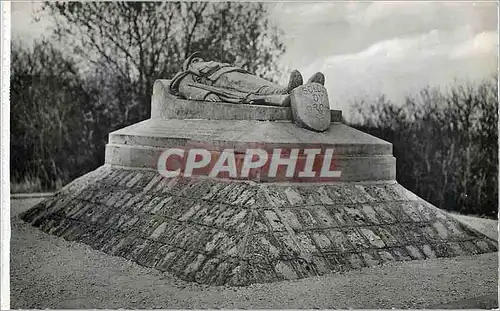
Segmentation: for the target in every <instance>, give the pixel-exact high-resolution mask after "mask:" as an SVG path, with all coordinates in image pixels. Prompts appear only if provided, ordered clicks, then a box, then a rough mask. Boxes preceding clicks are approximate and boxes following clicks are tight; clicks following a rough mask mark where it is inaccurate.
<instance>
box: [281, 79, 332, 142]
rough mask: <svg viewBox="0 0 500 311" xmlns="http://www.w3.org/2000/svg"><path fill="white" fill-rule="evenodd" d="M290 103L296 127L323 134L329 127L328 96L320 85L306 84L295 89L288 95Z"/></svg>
mask: <svg viewBox="0 0 500 311" xmlns="http://www.w3.org/2000/svg"><path fill="white" fill-rule="evenodd" d="M290 102H291V106H292V116H293V120H294V123H295V124H296V125H297V126H299V127H302V128H306V129H308V130H313V131H316V132H324V131H326V130H327V129H328V128H329V127H330V122H331V114H330V104H329V101H328V94H327V92H326V89H325V87H324V86H322V85H321V84H319V83H307V84H304V85H302V86H299V87H297V88H295V89H294V90H293V91H292V93H291V95H290Z"/></svg>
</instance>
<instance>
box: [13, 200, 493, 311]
mask: <svg viewBox="0 0 500 311" xmlns="http://www.w3.org/2000/svg"><path fill="white" fill-rule="evenodd" d="M39 200H41V199H39V198H36V199H25V198H23V199H14V200H11V221H12V239H11V268H10V269H11V308H13V309H17V308H23V309H37V308H42V309H43V308H58V309H63V308H71V309H83V308H85V309H94V308H109V309H113V308H127V309H139V308H141V309H152V308H163V309H166V308H175V309H190V308H197V309H200V308H212V309H214V308H215V309H219V308H231V309H233V308H239V309H260V308H267V309H269V308H286V309H292V308H293V309H297V308H308V309H315V308H332V309H336V308H342V309H345V308H355V309H364V308H370V309H378V308H382V309H390V308H412V309H416V308H489V309H491V308H495V307H497V306H498V303H497V295H498V289H497V280H498V253H490V254H484V255H479V256H464V257H456V258H449V259H433V260H423V261H410V262H398V263H391V264H387V265H383V266H378V267H372V268H365V269H361V270H355V271H350V272H347V273H342V274H330V275H325V276H322V277H315V278H308V279H302V280H296V281H285V282H279V283H273V284H254V285H251V286H248V287H240V288H237V287H210V286H204V285H199V284H195V283H187V282H184V281H182V280H179V279H176V278H175V277H172V276H170V275H168V274H166V273H161V272H159V271H157V270H154V269H149V268H144V267H141V266H139V265H137V264H135V263H132V262H130V261H128V260H126V259H123V258H120V257H112V256H108V255H106V254H104V253H102V252H99V251H95V250H93V249H91V248H90V247H88V246H87V245H84V244H78V243H74V242H68V241H66V240H64V239H62V238H58V237H54V236H51V235H48V234H45V233H43V232H41V231H40V230H38V229H36V228H33V227H31V226H29V225H27V224H25V223H24V222H22V221H21V220H19V218H17V215H18V214H19V213H21V212H22V211H24V210H26V209H28V208H29V207H30V206H32V205H33V204H35V203H36V202H38V201H39ZM463 221H467V218H464V219H463ZM470 221H471V224H472V225H474V226H475V227H476V228H477V229H478V230H486V231H488V232H485V233H487V234H488V235H491V234H492V235H494V236H496V227H497V225H496V224H497V222H496V221H489V220H485V221H483V220H480V219H479V220H478V219H471V220H470Z"/></svg>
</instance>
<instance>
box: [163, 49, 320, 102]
mask: <svg viewBox="0 0 500 311" xmlns="http://www.w3.org/2000/svg"><path fill="white" fill-rule="evenodd" d="M199 53H200V52H195V53H193V54H192V55H190V56H189V57H188V58H187V59H186V60H185V61H184V63H183V66H182V69H183V71H181V72H179V73H177V74H176V75H175V76H174V77H173V79H172V81H171V83H170V87H169V92H170V93H171V94H173V95H176V96H180V97H182V98H185V99H191V100H203V101H210V102H219V101H220V102H229V103H235V104H255V105H269V106H290V95H289V94H290V92H291V91H292V90H293V89H295V88H296V87H298V86H300V85H302V84H303V79H302V75H301V74H300V73H299V72H298V71H297V70H294V71H293V72H292V73H291V74H290V80H289V82H288V85H287V86H286V87H282V86H279V85H277V84H274V83H272V82H269V81H267V80H265V79H262V78H260V77H257V76H256V75H253V74H251V73H249V72H247V71H246V70H244V69H241V68H238V67H234V66H231V65H230V64H227V63H219V62H215V61H205V60H203V58H201V57H199V56H198V55H199ZM308 82H315V83H319V84H321V85H324V83H325V77H324V75H323V74H322V73H321V72H318V73H316V74H314V75H313V76H312V77H311V78H310V79H309V81H308Z"/></svg>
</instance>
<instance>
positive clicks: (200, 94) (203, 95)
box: [179, 74, 217, 101]
mask: <svg viewBox="0 0 500 311" xmlns="http://www.w3.org/2000/svg"><path fill="white" fill-rule="evenodd" d="M194 83H195V81H194V79H193V75H191V74H190V75H187V76H186V77H184V79H182V81H181V82H180V84H179V94H180V95H182V96H184V97H185V98H186V99H191V100H206V99H207V97H209V99H210V98H213V96H211V95H215V94H213V93H212V92H210V91H207V90H203V89H200V88H197V87H194V86H191V85H190V84H194ZM215 96H217V95H215ZM212 101H213V99H212Z"/></svg>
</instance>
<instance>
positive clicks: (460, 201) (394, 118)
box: [351, 77, 498, 218]
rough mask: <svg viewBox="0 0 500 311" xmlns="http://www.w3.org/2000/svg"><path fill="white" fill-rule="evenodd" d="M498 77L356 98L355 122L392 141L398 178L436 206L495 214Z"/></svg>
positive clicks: (459, 210)
mask: <svg viewBox="0 0 500 311" xmlns="http://www.w3.org/2000/svg"><path fill="white" fill-rule="evenodd" d="M497 94H498V79H497V78H496V77H495V78H491V79H486V80H484V81H482V82H479V83H464V84H455V85H454V86H452V87H449V88H448V89H447V90H440V89H438V88H426V89H424V90H422V91H421V92H420V93H419V94H418V95H417V96H413V97H412V96H409V97H407V98H406V100H405V104H404V105H397V104H395V103H392V102H390V101H388V100H387V99H386V98H385V97H384V96H381V97H380V98H378V100H376V101H374V102H366V101H359V102H356V103H354V109H353V112H354V114H355V115H354V117H353V121H352V124H351V125H352V126H354V127H356V128H358V129H360V130H362V131H365V132H367V133H370V134H372V135H374V136H377V137H379V138H382V139H384V140H387V141H390V142H392V143H393V149H394V156H395V157H396V161H397V164H396V165H397V173H396V174H397V180H398V181H399V182H400V183H401V184H402V185H403V186H405V187H406V188H408V189H409V190H411V191H413V192H415V193H416V194H417V195H419V196H420V197H422V198H424V199H426V200H427V201H429V202H431V203H433V204H434V205H436V206H438V207H440V208H444V209H448V210H451V211H457V212H461V213H468V214H476V215H483V216H488V217H494V218H496V217H497V213H498V97H497Z"/></svg>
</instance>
